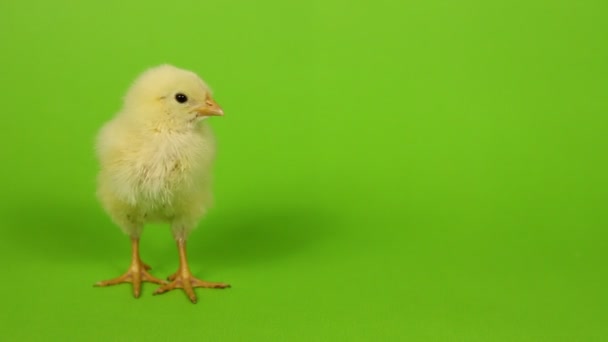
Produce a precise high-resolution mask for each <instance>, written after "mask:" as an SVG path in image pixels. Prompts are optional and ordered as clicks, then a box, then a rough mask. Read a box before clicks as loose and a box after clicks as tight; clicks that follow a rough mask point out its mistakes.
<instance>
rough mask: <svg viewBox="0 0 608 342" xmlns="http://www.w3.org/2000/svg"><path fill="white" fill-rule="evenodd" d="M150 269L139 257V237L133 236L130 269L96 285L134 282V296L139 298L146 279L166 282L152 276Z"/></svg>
mask: <svg viewBox="0 0 608 342" xmlns="http://www.w3.org/2000/svg"><path fill="white" fill-rule="evenodd" d="M148 270H150V266H148V265H147V264H145V263H143V262H142V261H141V259H140V258H139V239H138V238H131V266H129V270H128V271H127V272H126V273H125V274H123V275H121V276H120V277H118V278H114V279H110V280H104V281H100V282H98V283H96V284H95V286H110V285H116V284H122V283H132V284H133V296H135V298H139V296H140V294H141V283H142V282H144V281H147V282H151V283H156V284H165V283H166V282H165V281H163V280H161V279H158V278H156V277H154V276H152V275H151V274H150V273H148Z"/></svg>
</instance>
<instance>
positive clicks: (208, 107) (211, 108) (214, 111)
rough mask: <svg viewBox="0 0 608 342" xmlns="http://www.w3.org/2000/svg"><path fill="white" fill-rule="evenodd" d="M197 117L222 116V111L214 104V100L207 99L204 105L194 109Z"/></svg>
mask: <svg viewBox="0 0 608 342" xmlns="http://www.w3.org/2000/svg"><path fill="white" fill-rule="evenodd" d="M196 112H197V113H198V115H199V116H223V115H224V110H222V107H220V105H218V104H217V102H215V100H214V99H212V98H208V99H207V101H205V105H203V106H201V107H199V108H197V109H196Z"/></svg>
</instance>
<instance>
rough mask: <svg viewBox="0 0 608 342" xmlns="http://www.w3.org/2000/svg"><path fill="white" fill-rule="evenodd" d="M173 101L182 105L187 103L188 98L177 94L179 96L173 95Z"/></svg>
mask: <svg viewBox="0 0 608 342" xmlns="http://www.w3.org/2000/svg"><path fill="white" fill-rule="evenodd" d="M175 101H177V102H179V103H184V102H186V101H188V96H186V95H184V94H182V93H179V94H175Z"/></svg>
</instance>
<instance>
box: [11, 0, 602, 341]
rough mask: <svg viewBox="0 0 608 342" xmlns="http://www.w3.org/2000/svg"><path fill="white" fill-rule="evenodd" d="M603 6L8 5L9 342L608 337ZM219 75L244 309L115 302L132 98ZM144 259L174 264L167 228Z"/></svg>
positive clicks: (234, 267)
mask: <svg viewBox="0 0 608 342" xmlns="http://www.w3.org/2000/svg"><path fill="white" fill-rule="evenodd" d="M607 17H608V3H607V2H606V1H600V0H598V1H574V0H572V1H549V0H547V1H540V0H533V1H530V0H526V1H523V0H521V1H513V0H511V1H481V0H468V1H466V0H464V1H440V0H432V1H382V0H376V1H346V0H316V1H303V2H290V1H278V0H274V1H213V2H201V1H191V2H185V1H151V2H149V3H146V2H138V3H136V2H128V1H104V2H99V3H97V4H95V3H90V2H84V1H83V2H80V3H78V2H76V1H67V0H61V1H34V2H18V1H14V0H13V1H3V2H2V4H1V5H0V34H1V36H0V38H1V40H0V42H1V47H2V50H1V53H0V71H1V74H0V76H1V81H0V82H1V83H0V110H1V114H0V115H1V123H2V124H1V133H0V153H1V154H0V158H1V162H2V164H1V166H2V168H1V171H0V172H1V173H0V176H1V177H0V189H1V195H0V196H1V197H0V201H1V205H0V210H1V212H0V257H1V259H0V260H2V262H1V270H2V274H3V276H2V280H1V283H0V302H1V303H0V336H2V338H3V339H4V340H7V341H26V340H69V339H68V338H71V339H74V340H81V341H84V340H93V341H95V340H97V341H113V340H114V341H135V340H144V339H146V340H183V339H185V338H193V337H196V338H199V339H202V340H211V339H215V340H219V341H358V340H361V341H606V340H608V311H607V310H608V286H607V285H608V273H607V269H608V264H607V261H608V243H607V241H608V240H607V239H608V233H607V231H606V228H607V224H608V217H607V213H606V204H607V195H608V184H607V176H608V172H607V171H608V170H607V166H608V155H607V153H606V150H607V147H608V137H607V132H608V118H607V115H608V99H607V94H608V43H607V42H608V20H606V18H607ZM161 63H172V64H175V65H177V66H180V67H183V68H187V69H191V70H194V71H196V72H197V73H199V74H200V75H201V76H202V77H203V78H204V79H205V80H206V81H207V82H208V83H209V84H210V85H211V86H212V87H213V88H214V91H215V94H216V96H215V97H216V99H217V100H218V102H219V103H220V104H221V105H222V106H223V107H224V109H225V111H226V113H227V114H226V116H225V117H223V118H214V119H212V125H213V127H214V129H215V132H216V134H217V137H218V141H219V156H218V160H217V164H216V169H215V170H216V176H215V177H216V180H217V181H216V184H215V189H216V191H215V195H216V200H217V204H216V207H215V209H214V210H213V211H212V212H211V213H210V215H209V216H208V217H207V218H206V219H205V220H204V221H203V222H202V223H201V225H200V227H199V229H198V230H197V231H195V233H194V234H193V235H192V236H191V239H190V242H189V243H190V259H191V267H192V269H193V271H194V272H195V274H196V275H198V276H200V277H201V278H204V279H208V280H216V281H225V282H229V283H231V284H232V285H233V288H231V289H229V290H225V291H214V290H205V289H199V290H197V293H198V297H199V303H198V304H197V305H192V304H191V303H189V301H188V300H187V298H186V296H185V295H184V294H183V293H182V292H178V291H174V292H171V293H168V294H165V295H162V296H152V292H153V291H154V289H155V288H156V285H153V284H145V285H144V289H143V294H142V297H141V298H140V299H139V300H135V299H133V297H132V295H131V288H130V285H121V286H116V287H112V288H103V289H100V288H93V287H92V284H93V283H95V282H96V281H99V280H102V279H107V278H111V277H115V276H118V275H119V274H121V273H122V272H124V271H125V270H126V268H127V266H128V263H129V258H130V254H129V253H130V252H129V241H128V239H127V237H125V236H124V235H122V233H121V232H120V230H119V229H118V228H117V227H116V226H114V224H112V223H111V222H110V220H109V218H108V217H107V216H106V215H105V214H104V213H103V211H102V210H101V208H100V206H99V204H98V203H97V201H96V199H95V196H94V192H95V176H96V172H97V163H96V160H95V157H94V153H93V144H94V139H95V135H96V133H97V131H98V129H99V128H100V126H101V125H102V124H103V123H104V122H105V121H107V120H108V119H110V118H111V117H112V115H113V114H114V113H115V112H116V111H117V110H118V109H119V108H120V106H121V98H122V96H123V94H124V92H125V91H126V89H127V88H128V86H129V85H130V83H131V82H132V80H133V79H134V78H135V77H136V76H137V75H138V74H139V73H140V72H142V71H143V70H145V69H146V68H148V67H151V66H155V65H157V64H161ZM142 256H143V259H144V260H145V261H146V262H147V263H150V264H151V265H152V267H153V270H152V271H153V274H154V275H157V276H161V277H165V276H167V275H168V274H170V273H172V272H173V271H175V269H176V267H177V261H178V259H177V252H176V248H175V246H174V243H173V241H172V237H171V234H170V232H169V229H168V228H167V227H164V226H152V227H149V229H147V230H146V231H145V233H144V237H143V241H142Z"/></svg>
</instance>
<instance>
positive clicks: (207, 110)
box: [123, 65, 224, 128]
mask: <svg viewBox="0 0 608 342" xmlns="http://www.w3.org/2000/svg"><path fill="white" fill-rule="evenodd" d="M123 113H125V115H130V116H132V117H134V118H136V119H138V120H144V121H148V122H156V123H165V124H169V125H171V126H174V128H187V127H191V126H193V124H195V123H197V122H199V121H202V120H204V119H206V118H208V117H209V116H221V115H224V112H223V110H222V108H221V107H220V106H219V105H218V104H217V103H216V102H215V100H214V99H213V97H212V94H211V90H210V89H209V86H207V84H206V83H205V82H204V81H203V80H202V79H201V78H200V77H198V76H197V75H196V74H195V73H193V72H191V71H187V70H183V69H179V68H176V67H174V66H171V65H161V66H159V67H155V68H152V69H150V70H148V71H146V72H144V73H143V74H142V75H141V76H140V77H139V78H137V80H136V81H135V83H134V84H133V85H132V86H131V88H130V89H129V91H128V92H127V95H126V97H125V110H124V111H123Z"/></svg>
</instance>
